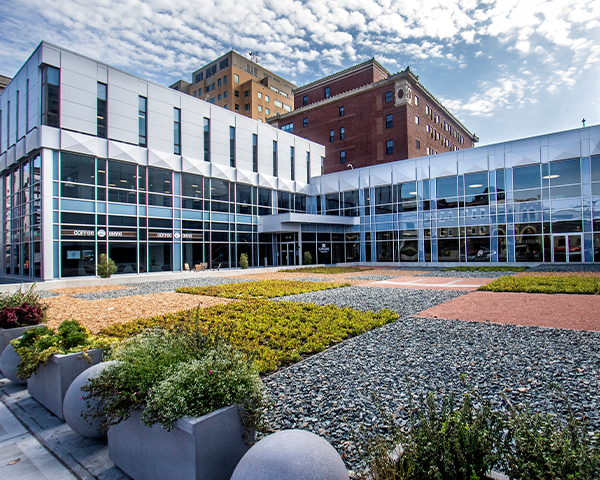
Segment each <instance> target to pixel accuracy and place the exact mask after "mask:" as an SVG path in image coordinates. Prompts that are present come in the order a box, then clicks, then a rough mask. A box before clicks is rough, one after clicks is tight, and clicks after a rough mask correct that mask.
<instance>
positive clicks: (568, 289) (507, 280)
mask: <svg viewBox="0 0 600 480" xmlns="http://www.w3.org/2000/svg"><path fill="white" fill-rule="evenodd" d="M478 290H483V291H490V292H524V293H574V294H598V293H600V278H597V277H577V276H573V277H500V278H498V279H496V280H494V281H493V282H491V283H488V284H487V285H483V286H481V287H479V289H478Z"/></svg>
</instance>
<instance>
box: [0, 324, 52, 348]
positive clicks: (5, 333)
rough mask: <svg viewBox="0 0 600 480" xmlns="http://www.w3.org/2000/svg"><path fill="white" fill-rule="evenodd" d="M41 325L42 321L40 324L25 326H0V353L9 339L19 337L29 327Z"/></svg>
mask: <svg viewBox="0 0 600 480" xmlns="http://www.w3.org/2000/svg"><path fill="white" fill-rule="evenodd" d="M43 326H44V324H43V323H42V324H40V325H28V326H26V327H17V328H0V355H2V352H3V351H4V349H5V348H6V347H7V345H8V344H9V343H10V341H11V340H14V339H15V338H19V337H20V336H21V335H23V334H24V333H25V331H26V330H29V329H30V328H39V327H43Z"/></svg>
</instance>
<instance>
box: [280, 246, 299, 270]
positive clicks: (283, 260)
mask: <svg viewBox="0 0 600 480" xmlns="http://www.w3.org/2000/svg"><path fill="white" fill-rule="evenodd" d="M279 252H280V254H279V255H280V258H279V264H280V265H283V266H287V265H296V244H295V243H282V244H281V245H280V247H279Z"/></svg>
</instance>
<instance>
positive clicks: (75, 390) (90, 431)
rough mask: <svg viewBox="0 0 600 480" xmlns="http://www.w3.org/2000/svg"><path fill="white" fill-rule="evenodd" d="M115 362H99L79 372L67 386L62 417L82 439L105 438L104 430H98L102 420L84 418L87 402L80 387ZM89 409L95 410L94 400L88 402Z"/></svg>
mask: <svg viewBox="0 0 600 480" xmlns="http://www.w3.org/2000/svg"><path fill="white" fill-rule="evenodd" d="M115 363H117V362H114V361H113V362H100V363H98V364H96V365H94V366H92V367H90V368H88V369H87V370H85V371H84V372H81V373H80V374H79V375H78V376H77V378H76V379H75V380H73V382H72V383H71V385H70V386H69V389H68V390H67V393H66V394H65V399H64V400H63V417H64V418H65V422H67V425H69V427H71V429H72V430H73V431H75V432H77V433H78V434H79V435H81V436H82V437H86V438H101V437H104V436H106V428H100V426H101V424H102V421H103V418H102V417H97V418H84V417H83V412H85V411H86V410H88V400H84V399H83V397H84V396H85V395H87V393H86V392H82V391H81V387H84V386H85V385H87V384H88V380H89V379H91V378H96V377H97V376H98V375H100V372H102V370H104V369H105V368H106V367H108V366H110V365H113V364H115ZM89 405H90V409H95V408H97V406H98V402H97V401H96V400H95V399H91V400H89Z"/></svg>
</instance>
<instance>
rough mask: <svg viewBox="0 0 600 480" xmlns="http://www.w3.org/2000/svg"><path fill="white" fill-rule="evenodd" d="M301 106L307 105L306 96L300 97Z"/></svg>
mask: <svg viewBox="0 0 600 480" xmlns="http://www.w3.org/2000/svg"><path fill="white" fill-rule="evenodd" d="M302 105H308V96H307V95H304V96H303V97H302Z"/></svg>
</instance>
